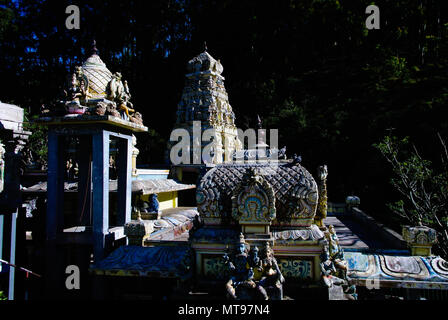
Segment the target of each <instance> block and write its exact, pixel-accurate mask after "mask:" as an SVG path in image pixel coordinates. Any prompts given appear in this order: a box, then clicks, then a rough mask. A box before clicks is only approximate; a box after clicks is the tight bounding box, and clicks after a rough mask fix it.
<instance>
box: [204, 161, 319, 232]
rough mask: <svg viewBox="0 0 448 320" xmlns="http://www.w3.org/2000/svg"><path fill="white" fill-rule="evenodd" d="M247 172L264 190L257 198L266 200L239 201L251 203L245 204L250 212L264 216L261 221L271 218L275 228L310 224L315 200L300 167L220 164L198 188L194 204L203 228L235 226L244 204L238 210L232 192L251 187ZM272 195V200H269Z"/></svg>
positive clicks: (313, 187)
mask: <svg viewBox="0 0 448 320" xmlns="http://www.w3.org/2000/svg"><path fill="white" fill-rule="evenodd" d="M249 170H256V172H257V173H256V175H255V176H254V177H253V178H252V179H259V182H258V186H265V187H263V188H264V193H265V196H264V197H259V198H260V199H265V200H264V201H261V202H260V201H258V202H257V201H256V200H260V199H252V198H251V199H248V198H247V197H242V199H243V198H244V199H243V200H248V201H249V202H250V203H249V202H248V203H247V205H248V208H249V209H248V211H249V212H250V211H251V208H250V206H255V207H257V208H253V210H252V211H253V212H254V213H260V212H261V213H263V217H264V219H266V217H268V216H271V217H272V218H273V222H272V227H274V228H276V227H277V228H280V229H288V228H297V227H309V226H311V225H312V224H313V221H314V216H315V215H316V209H317V200H318V189H317V184H316V182H315V180H314V178H313V177H312V176H311V174H310V173H309V172H308V171H307V170H306V169H305V168H304V167H302V166H301V165H300V164H299V163H293V162H276V163H269V162H267V163H256V164H220V165H217V166H216V167H214V168H213V169H211V170H210V171H209V172H207V174H205V175H204V177H203V178H202V180H201V182H200V183H199V186H198V188H197V193H196V200H197V206H198V211H199V214H200V216H201V219H202V220H203V221H204V223H205V224H206V225H224V224H236V223H237V220H236V218H235V217H237V216H238V213H240V211H244V210H243V209H244V204H240V205H243V207H241V210H240V207H239V206H236V204H235V202H237V200H238V199H237V197H238V196H237V195H235V192H236V190H243V189H244V188H246V189H247V188H250V187H251V183H249V182H250V181H249V182H248V180H247V175H248V173H249ZM257 176H259V178H257ZM252 184H253V183H252ZM270 189H271V190H270ZM271 192H272V194H273V195H274V196H275V199H269V194H270V193H271ZM232 197H233V203H232ZM257 203H258V205H259V208H258V206H257ZM267 204H270V205H271V206H272V205H274V206H275V208H268V207H266V205H267ZM265 207H266V208H265ZM257 209H260V210H257ZM232 212H233V213H234V214H233V216H232Z"/></svg>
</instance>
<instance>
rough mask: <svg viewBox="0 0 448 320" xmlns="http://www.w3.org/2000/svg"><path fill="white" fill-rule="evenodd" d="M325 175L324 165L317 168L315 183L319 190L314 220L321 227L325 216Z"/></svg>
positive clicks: (322, 227)
mask: <svg viewBox="0 0 448 320" xmlns="http://www.w3.org/2000/svg"><path fill="white" fill-rule="evenodd" d="M327 176H328V169H327V166H326V165H323V166H319V167H318V168H317V185H318V191H319V201H318V204H317V212H316V217H315V218H314V221H315V223H316V225H317V226H318V227H320V228H321V229H324V228H325V225H324V219H325V218H326V217H327V210H328V204H327V201H328V198H327Z"/></svg>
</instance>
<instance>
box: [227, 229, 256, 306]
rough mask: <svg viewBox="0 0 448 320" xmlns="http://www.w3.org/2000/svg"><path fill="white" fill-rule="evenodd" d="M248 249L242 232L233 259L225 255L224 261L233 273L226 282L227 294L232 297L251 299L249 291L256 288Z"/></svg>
mask: <svg viewBox="0 0 448 320" xmlns="http://www.w3.org/2000/svg"><path fill="white" fill-rule="evenodd" d="M248 249H249V247H248V244H247V243H246V242H245V241H244V236H243V234H240V240H239V243H237V247H236V253H235V255H234V256H233V259H230V257H229V256H228V255H227V253H226V254H225V255H224V263H225V264H226V265H227V266H228V268H229V271H230V275H231V276H230V279H229V280H228V281H227V283H226V290H227V294H228V296H229V297H230V298H231V299H249V298H250V294H248V292H247V291H248V290H249V291H250V290H251V289H255V288H256V284H255V282H254V281H253V276H254V272H253V269H252V267H250V264H249V259H250V258H249V254H248V253H249V250H248Z"/></svg>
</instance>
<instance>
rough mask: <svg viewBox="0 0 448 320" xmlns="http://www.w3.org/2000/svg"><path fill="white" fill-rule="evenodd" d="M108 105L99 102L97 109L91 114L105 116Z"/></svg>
mask: <svg viewBox="0 0 448 320" xmlns="http://www.w3.org/2000/svg"><path fill="white" fill-rule="evenodd" d="M106 110H107V104H106V103H105V102H98V103H97V105H96V107H95V108H94V109H93V110H92V111H91V112H90V113H91V114H94V115H98V116H103V115H105V114H106Z"/></svg>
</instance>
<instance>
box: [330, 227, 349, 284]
mask: <svg viewBox="0 0 448 320" xmlns="http://www.w3.org/2000/svg"><path fill="white" fill-rule="evenodd" d="M325 236H326V238H327V241H328V244H329V248H328V252H329V255H330V258H331V260H332V261H333V263H334V265H335V267H336V269H337V273H338V275H340V276H341V277H342V278H343V279H345V278H346V277H347V269H348V266H347V262H346V261H345V260H344V250H343V249H342V248H341V247H340V245H339V239H338V236H337V234H336V231H335V230H334V226H333V225H329V226H328V231H327V232H325Z"/></svg>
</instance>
